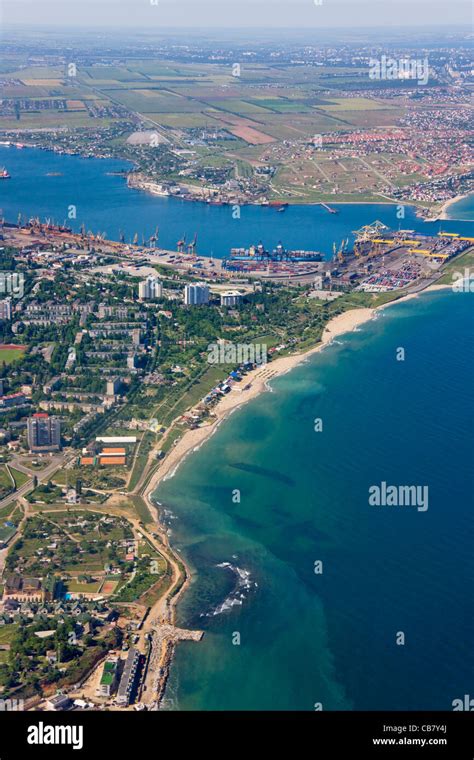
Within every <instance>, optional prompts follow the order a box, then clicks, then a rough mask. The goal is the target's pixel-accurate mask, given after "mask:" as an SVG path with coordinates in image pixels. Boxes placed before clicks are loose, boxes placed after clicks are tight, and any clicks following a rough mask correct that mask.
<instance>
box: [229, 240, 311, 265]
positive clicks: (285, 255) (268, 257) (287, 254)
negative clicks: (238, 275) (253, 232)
mask: <svg viewBox="0 0 474 760" xmlns="http://www.w3.org/2000/svg"><path fill="white" fill-rule="evenodd" d="M322 259H323V254H322V253H320V252H319V251H299V250H297V251H293V250H288V249H286V248H285V247H284V246H283V245H282V243H281V242H280V243H278V245H277V246H276V248H274V249H273V251H267V250H266V248H265V246H264V245H263V243H262V242H260V243H259V244H258V245H251V246H250V247H249V248H231V250H230V256H229V257H228V258H227V261H228V262H232V261H247V262H251V261H287V262H290V263H291V262H293V263H295V262H303V263H308V262H312V261H322Z"/></svg>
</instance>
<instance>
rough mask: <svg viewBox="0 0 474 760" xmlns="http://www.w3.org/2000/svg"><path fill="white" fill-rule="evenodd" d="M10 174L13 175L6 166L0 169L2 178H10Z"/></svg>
mask: <svg viewBox="0 0 474 760" xmlns="http://www.w3.org/2000/svg"><path fill="white" fill-rule="evenodd" d="M10 176H11V175H10V174H9V173H8V172H7V170H6V169H5V167H3V168H2V169H0V179H10Z"/></svg>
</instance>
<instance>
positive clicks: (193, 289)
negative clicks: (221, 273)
mask: <svg viewBox="0 0 474 760" xmlns="http://www.w3.org/2000/svg"><path fill="white" fill-rule="evenodd" d="M184 303H185V305H186V306H201V305H203V304H207V303H209V288H208V287H207V285H206V284H205V283H204V282H197V283H193V284H192V285H186V287H185V288H184Z"/></svg>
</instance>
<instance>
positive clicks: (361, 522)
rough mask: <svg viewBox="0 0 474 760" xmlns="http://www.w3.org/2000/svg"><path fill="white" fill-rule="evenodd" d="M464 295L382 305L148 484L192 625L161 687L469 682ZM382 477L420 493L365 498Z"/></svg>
mask: <svg viewBox="0 0 474 760" xmlns="http://www.w3.org/2000/svg"><path fill="white" fill-rule="evenodd" d="M473 309H474V296H473V294H468V293H467V294H463V293H452V292H451V291H446V292H445V291H439V292H435V293H431V294H425V295H423V296H421V297H420V298H418V299H416V300H411V301H407V302H404V303H401V304H398V305H394V306H391V307H390V308H388V309H386V310H384V311H383V312H382V313H380V315H379V316H378V317H377V319H376V320H375V321H372V322H369V323H367V324H365V325H364V326H362V327H361V328H360V330H359V331H357V332H354V333H351V334H348V335H346V336H344V337H342V338H341V339H340V340H339V341H337V343H336V344H334V345H332V346H330V347H329V348H327V349H325V350H324V351H323V352H322V353H320V354H317V355H314V356H313V357H312V358H310V359H309V360H308V361H307V362H306V363H305V364H304V365H300V366H299V367H298V368H296V369H294V370H293V371H292V372H290V373H289V374H287V375H285V376H283V377H281V378H278V379H276V380H275V381H273V382H272V388H273V391H274V392H273V393H266V394H264V395H263V396H260V397H259V398H257V399H256V400H253V401H251V402H249V403H248V404H247V405H246V406H245V407H243V408H240V409H238V410H237V411H236V412H235V413H234V414H232V415H231V417H230V419H228V420H227V421H226V422H225V423H224V424H223V425H222V426H221V427H220V429H219V430H218V432H217V433H216V434H215V435H214V436H213V437H212V438H211V439H210V440H209V441H207V442H206V443H205V444H204V445H203V446H202V447H201V449H200V450H199V451H198V452H196V453H194V454H193V455H192V456H190V457H189V458H188V459H187V460H185V462H184V463H183V464H182V465H181V467H180V468H179V469H178V471H177V474H176V475H175V477H173V478H171V479H169V480H167V481H165V482H164V483H162V484H161V485H160V487H159V489H158V492H157V494H156V497H157V499H158V500H159V501H160V502H161V503H162V504H163V506H164V507H165V508H166V509H168V510H170V511H171V513H172V515H173V517H172V519H170V516H169V515H168V518H169V519H168V523H169V525H170V528H171V530H172V541H173V543H174V544H175V545H176V546H177V547H179V549H180V550H181V551H182V553H183V555H184V556H185V557H186V558H187V560H188V561H189V563H190V565H191V567H192V568H193V569H194V580H193V583H192V585H191V587H190V589H189V590H188V591H187V593H186V594H185V596H184V599H183V602H182V603H181V605H180V608H179V610H180V614H179V619H180V623H182V624H184V625H187V626H191V627H195V628H202V629H204V630H205V632H206V633H205V637H204V639H203V641H202V642H201V643H199V644H193V643H185V644H180V645H179V646H178V650H177V656H176V659H175V661H174V665H173V667H172V671H171V678H170V681H169V685H168V690H167V699H168V706H169V707H171V708H180V709H214V710H222V709H246V710H247V709H269V710H279V709H288V710H296V709H299V710H313V709H314V706H315V704H321V705H322V708H323V709H324V710H335V709H355V710H363V709H368V710H376V709H388V710H402V709H408V710H422V709H435V710H438V709H439V710H442V709H447V710H449V709H452V701H453V700H454V699H456V698H458V697H460V698H462V695H464V694H469V693H472V683H473V673H474V651H473V648H472V641H473V637H474V600H473V596H472V592H471V591H472V583H473V579H474V555H473V551H472V547H473V542H474V520H473V498H472V495H473V486H474V478H473V443H474V432H473V431H474V409H473V406H472V400H471V392H472V391H471V389H472V387H473V381H474V344H473V341H472V328H473V325H474V319H473ZM400 347H403V348H404V349H405V361H403V362H401V361H397V360H396V352H397V349H398V348H400ZM316 418H320V419H322V421H323V430H322V432H315V430H314V421H315V419H316ZM383 481H385V482H386V483H387V484H390V485H397V486H399V485H420V486H427V487H428V509H427V510H426V511H424V512H423V511H419V510H418V509H417V508H416V507H402V506H380V507H376V506H370V505H369V503H368V489H369V488H370V487H371V486H372V485H377V484H380V483H382V482H383ZM236 490H238V491H239V492H240V502H236V501H235V499H234V498H233V495H234V493H235V491H236ZM319 561H321V562H322V563H323V564H322V573H315V563H317V562H319ZM227 563H228V564H227ZM316 567H318V568H319V569H320V566H316ZM400 634H403V636H404V644H401V643H397V640H398V641H399V642H401V641H402V640H403V638H402V636H401V635H400ZM236 635H238V636H236ZM239 637H240V643H235V642H237V641H239Z"/></svg>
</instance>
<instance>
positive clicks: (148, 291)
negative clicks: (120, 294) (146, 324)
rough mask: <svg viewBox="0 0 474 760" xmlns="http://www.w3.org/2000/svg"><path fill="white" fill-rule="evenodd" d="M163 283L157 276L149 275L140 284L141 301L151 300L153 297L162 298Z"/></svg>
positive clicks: (139, 295)
mask: <svg viewBox="0 0 474 760" xmlns="http://www.w3.org/2000/svg"><path fill="white" fill-rule="evenodd" d="M162 296H163V283H161V282H160V281H159V280H158V279H157V278H156V277H151V276H150V277H147V278H146V280H142V282H140V283H139V285H138V297H139V299H140V300H141V301H149V300H150V299H153V298H162Z"/></svg>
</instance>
